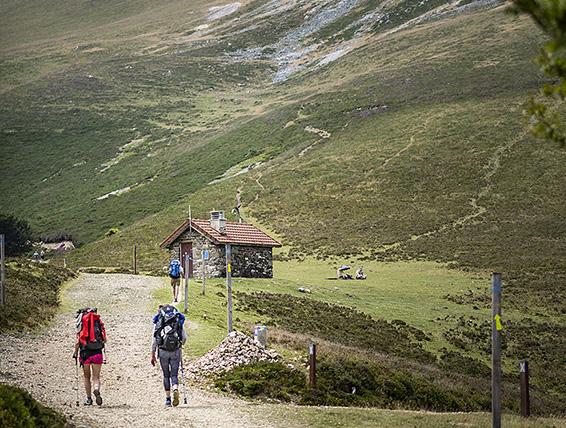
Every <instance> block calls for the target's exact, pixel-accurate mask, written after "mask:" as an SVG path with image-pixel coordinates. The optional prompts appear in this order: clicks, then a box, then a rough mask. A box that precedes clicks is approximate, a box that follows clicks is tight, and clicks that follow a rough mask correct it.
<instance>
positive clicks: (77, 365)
mask: <svg viewBox="0 0 566 428" xmlns="http://www.w3.org/2000/svg"><path fill="white" fill-rule="evenodd" d="M75 386H76V387H77V407H79V360H78V357H75Z"/></svg>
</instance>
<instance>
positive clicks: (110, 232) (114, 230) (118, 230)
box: [104, 227, 120, 236]
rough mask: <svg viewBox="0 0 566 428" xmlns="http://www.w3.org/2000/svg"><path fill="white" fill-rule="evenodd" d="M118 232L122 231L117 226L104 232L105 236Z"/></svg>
mask: <svg viewBox="0 0 566 428" xmlns="http://www.w3.org/2000/svg"><path fill="white" fill-rule="evenodd" d="M117 233H120V229H118V228H117V227H112V228H110V229H108V231H107V232H106V233H105V234H104V236H112V235H116V234H117Z"/></svg>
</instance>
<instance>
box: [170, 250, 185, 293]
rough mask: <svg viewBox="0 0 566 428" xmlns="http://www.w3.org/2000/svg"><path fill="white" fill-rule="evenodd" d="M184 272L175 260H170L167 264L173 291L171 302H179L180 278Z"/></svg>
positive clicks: (179, 263)
mask: <svg viewBox="0 0 566 428" xmlns="http://www.w3.org/2000/svg"><path fill="white" fill-rule="evenodd" d="M183 273H184V270H183V266H181V262H180V261H179V260H177V259H174V260H171V262H170V263H169V277H170V278H171V288H172V291H173V301H174V302H178V301H179V288H180V286H181V277H182V276H183Z"/></svg>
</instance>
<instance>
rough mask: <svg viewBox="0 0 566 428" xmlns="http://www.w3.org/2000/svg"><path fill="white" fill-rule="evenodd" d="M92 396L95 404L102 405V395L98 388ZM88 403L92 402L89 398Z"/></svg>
mask: <svg viewBox="0 0 566 428" xmlns="http://www.w3.org/2000/svg"><path fill="white" fill-rule="evenodd" d="M94 396H95V397H96V404H98V405H99V406H102V396H101V395H100V391H99V390H98V389H95V390H94ZM90 404H92V400H90Z"/></svg>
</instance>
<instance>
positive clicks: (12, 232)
mask: <svg viewBox="0 0 566 428" xmlns="http://www.w3.org/2000/svg"><path fill="white" fill-rule="evenodd" d="M0 234H4V236H5V240H6V256H8V257H15V256H20V255H22V254H24V253H26V252H27V251H29V250H30V249H31V246H32V241H33V233H32V230H31V226H30V225H29V223H28V222H27V221H25V220H22V219H19V218H17V217H15V216H13V215H4V214H0Z"/></svg>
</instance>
